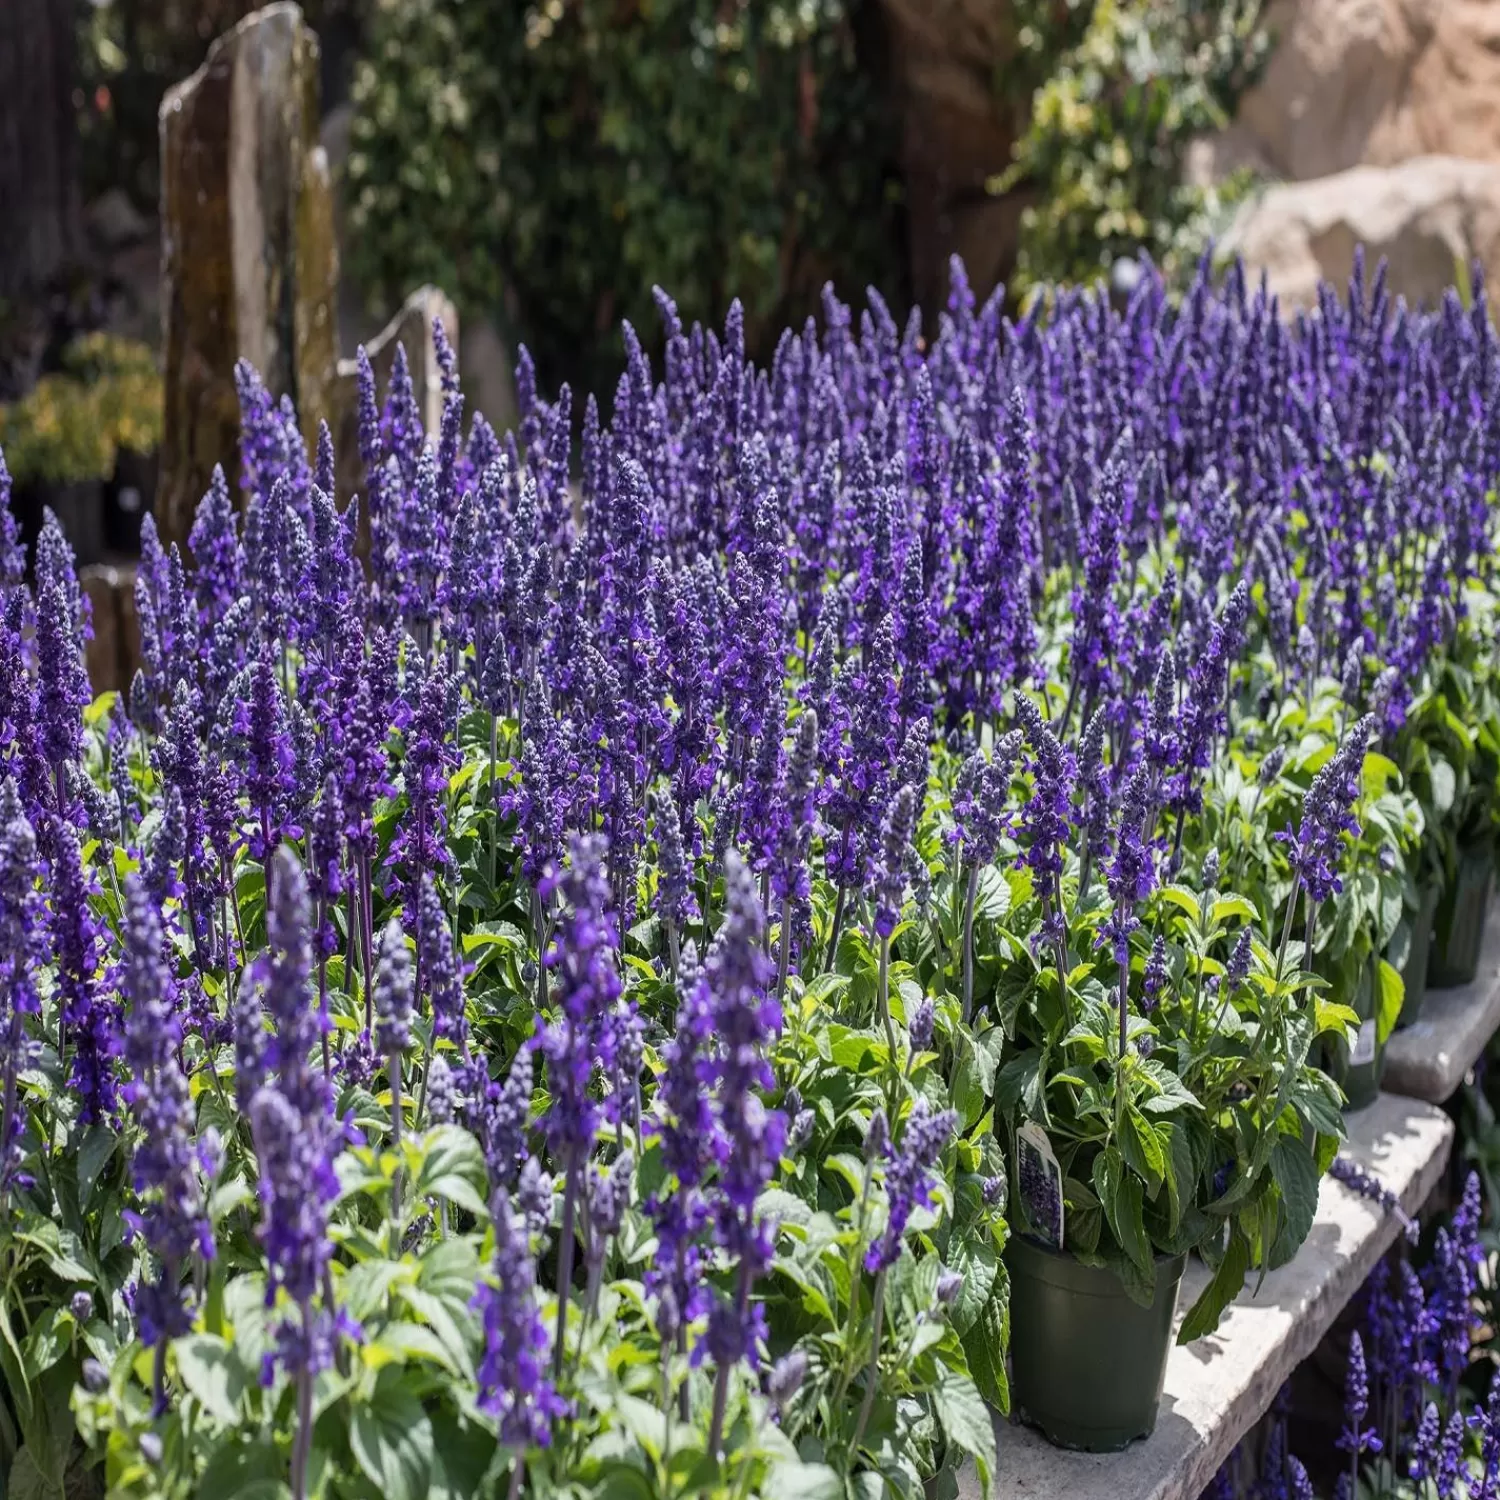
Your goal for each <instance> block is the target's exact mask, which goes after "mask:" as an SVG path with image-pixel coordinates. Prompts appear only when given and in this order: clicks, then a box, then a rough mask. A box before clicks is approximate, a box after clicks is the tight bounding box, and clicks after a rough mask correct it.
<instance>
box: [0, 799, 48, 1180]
mask: <svg viewBox="0 0 1500 1500" xmlns="http://www.w3.org/2000/svg"><path fill="white" fill-rule="evenodd" d="M41 878H42V867H41V862H40V860H39V859H38V858H37V849H36V836H35V834H34V833H33V831H32V827H31V824H30V823H29V822H28V821H27V819H26V814H25V813H24V812H23V811H22V809H21V802H20V798H19V796H18V795H17V790H16V786H15V783H14V782H13V781H11V780H0V1201H3V1199H4V1197H5V1195H6V1193H7V1191H8V1189H9V1188H10V1187H11V1185H12V1184H20V1185H23V1186H24V1185H25V1184H24V1182H23V1179H22V1174H21V1172H20V1159H21V1151H20V1145H21V1132H22V1130H23V1129H24V1128H25V1116H24V1113H23V1111H22V1109H21V1105H20V1086H19V1078H20V1074H21V1073H23V1072H24V1071H25V1070H26V1069H27V1068H28V1067H30V1066H31V1063H32V1061H33V1055H34V1051H35V1047H34V1044H33V1042H32V1039H31V1035H30V1032H29V1031H28V1029H27V1027H28V1023H27V1019H26V1018H27V1017H28V1016H33V1015H37V1014H39V1012H40V1011H41V1000H40V998H39V996H38V994H37V989H36V976H37V974H38V972H39V971H40V970H41V967H42V964H43V961H44V957H45V954H46V947H47V943H46V928H45V918H46V914H45V912H44V910H43V906H42V895H41V888H40V887H41Z"/></svg>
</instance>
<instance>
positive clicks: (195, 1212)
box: [121, 877, 218, 1345]
mask: <svg viewBox="0 0 1500 1500" xmlns="http://www.w3.org/2000/svg"><path fill="white" fill-rule="evenodd" d="M121 992H122V994H123V996H124V999H125V1005H126V1023H125V1062H126V1064H127V1066H128V1067H129V1069H130V1073H131V1081H130V1082H129V1083H128V1084H127V1085H126V1086H125V1089H124V1101H125V1104H126V1106H127V1108H128V1109H129V1111H130V1114H131V1117H132V1119H133V1121H134V1122H135V1123H136V1124H137V1125H138V1126H139V1127H140V1132H141V1133H140V1139H139V1142H138V1144H137V1146H136V1149H135V1156H134V1160H133V1163H132V1168H131V1173H132V1180H133V1184H134V1187H135V1191H136V1193H137V1194H138V1195H139V1196H140V1198H141V1208H140V1209H139V1210H132V1211H130V1212H128V1213H127V1214H126V1221H127V1222H128V1223H129V1224H130V1226H131V1228H132V1229H133V1230H134V1231H135V1233H137V1234H138V1235H140V1237H141V1240H142V1242H143V1243H144V1244H145V1246H146V1248H147V1250H149V1251H150V1253H151V1254H152V1256H153V1257H155V1259H156V1261H157V1265H158V1270H157V1273H156V1275H155V1276H154V1277H153V1279H151V1280H150V1281H149V1282H143V1283H142V1284H141V1286H140V1287H139V1289H138V1290H137V1292H136V1301H135V1311H136V1317H137V1319H138V1320H139V1323H140V1329H141V1338H142V1341H143V1342H144V1343H146V1344H147V1345H155V1344H158V1343H161V1342H162V1341H164V1340H167V1339H174V1338H179V1337H180V1336H181V1335H183V1334H185V1333H187V1332H188V1330H189V1329H190V1328H191V1326H192V1309H191V1305H190V1295H189V1289H188V1288H187V1287H185V1286H184V1285H183V1282H182V1272H183V1270H184V1268H185V1266H186V1263H187V1261H188V1259H189V1257H191V1256H192V1255H194V1254H197V1255H198V1257H199V1258H200V1259H201V1260H211V1259H212V1258H213V1254H214V1238H213V1228H212V1226H211V1224H210V1222H209V1217H208V1208H207V1200H206V1197H205V1194H204V1190H203V1182H202V1178H203V1177H205V1176H210V1177H211V1176H212V1175H213V1173H214V1172H215V1171H216V1170H217V1167H218V1163H217V1160H216V1158H217V1150H216V1141H215V1140H214V1139H213V1137H212V1135H211V1134H210V1135H208V1136H206V1137H205V1138H204V1139H202V1140H200V1141H195V1140H194V1138H193V1132H194V1119H193V1105H192V1100H191V1099H190V1098H189V1095H188V1084H187V1078H186V1077H185V1076H184V1075H183V1071H182V1064H181V1062H179V1060H178V1054H179V1050H180V1048H181V1045H182V1028H181V1026H180V1024H179V1023H178V1019H177V1005H176V1001H177V986H176V982H175V980H174V979H173V977H172V973H171V970H170V969H169V968H168V966H167V961H166V940H165V937H164V935H163V933H162V927H161V918H160V915H159V914H158V911H157V907H156V903H155V902H154V901H153V900H152V899H151V897H150V895H149V893H148V892H147V891H146V888H145V887H144V885H142V884H141V882H140V881H139V880H137V879H135V878H134V877H131V878H130V879H129V880H128V881H127V883H126V887H125V959H124V964H123V970H122V975H121Z"/></svg>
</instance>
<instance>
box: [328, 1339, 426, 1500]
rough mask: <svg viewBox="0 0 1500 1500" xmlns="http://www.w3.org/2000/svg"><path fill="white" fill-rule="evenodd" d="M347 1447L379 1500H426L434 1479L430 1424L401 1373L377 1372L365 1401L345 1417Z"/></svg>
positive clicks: (385, 1370) (388, 1370)
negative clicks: (376, 1377) (347, 1429)
mask: <svg viewBox="0 0 1500 1500" xmlns="http://www.w3.org/2000/svg"><path fill="white" fill-rule="evenodd" d="M349 1447H350V1449H351V1450H352V1451H353V1453H354V1459H355V1462H356V1463H358V1464H359V1466H360V1468H361V1469H362V1470H363V1471H364V1473H365V1477H366V1478H367V1479H368V1480H369V1481H370V1483H371V1484H373V1485H375V1486H376V1488H377V1489H379V1490H380V1492H381V1495H382V1497H383V1500H426V1495H427V1488H428V1485H429V1483H430V1482H431V1479H432V1464H433V1451H434V1449H433V1440H432V1423H431V1422H430V1421H429V1420H428V1417H427V1413H426V1412H425V1411H423V1410H422V1403H421V1402H420V1401H419V1400H418V1399H417V1398H416V1396H415V1395H414V1394H413V1392H412V1391H411V1390H410V1389H408V1388H407V1386H406V1385H405V1384H403V1382H402V1380H401V1376H400V1373H399V1371H397V1370H396V1369H395V1368H394V1367H387V1368H386V1369H384V1370H382V1371H381V1372H380V1379H379V1380H378V1381H377V1382H376V1385H375V1390H374V1392H373V1393H372V1394H371V1397H370V1399H369V1400H368V1401H363V1402H359V1403H357V1404H356V1405H355V1406H354V1409H353V1411H352V1412H351V1413H350V1417H349Z"/></svg>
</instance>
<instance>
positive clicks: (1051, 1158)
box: [1016, 1120, 1063, 1250]
mask: <svg viewBox="0 0 1500 1500" xmlns="http://www.w3.org/2000/svg"><path fill="white" fill-rule="evenodd" d="M1016 1155H1017V1156H1018V1157H1019V1158H1020V1161H1019V1163H1018V1167H1019V1172H1018V1178H1019V1181H1020V1185H1021V1206H1022V1208H1023V1210H1024V1211H1025V1214H1026V1219H1027V1222H1028V1224H1029V1225H1030V1228H1031V1231H1032V1233H1033V1234H1035V1235H1036V1236H1037V1238H1038V1239H1040V1240H1045V1241H1046V1243H1047V1244H1049V1245H1051V1246H1052V1248H1053V1249H1054V1250H1061V1249H1062V1247H1063V1190H1062V1184H1063V1175H1062V1167H1061V1166H1060V1165H1059V1164H1058V1160H1057V1153H1056V1152H1055V1151H1053V1149H1052V1142H1051V1141H1049V1140H1048V1139H1047V1132H1046V1131H1045V1130H1043V1129H1042V1127H1041V1126H1040V1125H1038V1124H1037V1123H1036V1121H1035V1120H1028V1121H1027V1122H1026V1123H1025V1124H1024V1125H1023V1126H1022V1127H1021V1128H1020V1130H1019V1131H1018V1132H1017V1134H1016Z"/></svg>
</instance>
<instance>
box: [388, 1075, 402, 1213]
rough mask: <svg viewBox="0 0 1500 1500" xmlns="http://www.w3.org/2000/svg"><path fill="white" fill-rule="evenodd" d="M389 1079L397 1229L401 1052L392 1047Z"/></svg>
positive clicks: (392, 1179) (393, 1197) (399, 1202)
mask: <svg viewBox="0 0 1500 1500" xmlns="http://www.w3.org/2000/svg"><path fill="white" fill-rule="evenodd" d="M386 1070H387V1072H388V1073H389V1074H390V1080H391V1149H392V1150H393V1151H394V1152H395V1153H396V1170H395V1172H394V1173H393V1174H392V1177H391V1217H392V1218H393V1219H395V1221H396V1225H397V1228H398V1230H399V1228H400V1224H401V1116H402V1115H403V1113H404V1112H405V1106H404V1105H403V1104H402V1102H401V1054H400V1053H399V1052H397V1051H396V1050H395V1049H394V1048H393V1049H392V1051H391V1055H390V1061H389V1062H388V1063H387V1065H386Z"/></svg>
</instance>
